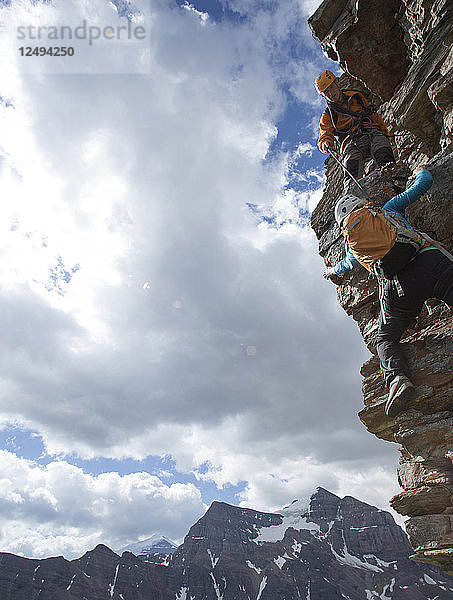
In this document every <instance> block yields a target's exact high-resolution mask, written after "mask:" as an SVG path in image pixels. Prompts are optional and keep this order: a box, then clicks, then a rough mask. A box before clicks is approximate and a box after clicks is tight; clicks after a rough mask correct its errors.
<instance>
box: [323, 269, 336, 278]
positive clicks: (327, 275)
mask: <svg viewBox="0 0 453 600" xmlns="http://www.w3.org/2000/svg"><path fill="white" fill-rule="evenodd" d="M334 275H336V273H335V271H334V268H333V267H326V270H325V271H324V273H323V274H322V276H323V277H324V279H332V277H333V276H334Z"/></svg>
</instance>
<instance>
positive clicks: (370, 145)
mask: <svg viewBox="0 0 453 600" xmlns="http://www.w3.org/2000/svg"><path fill="white" fill-rule="evenodd" d="M336 79H337V78H336V77H335V75H334V74H333V73H332V72H331V71H328V70H325V71H322V72H321V73H320V74H319V75H318V77H316V79H315V85H316V88H317V90H318V92H319V93H320V94H321V95H322V96H323V97H324V98H325V99H326V101H327V106H326V109H325V110H324V112H323V114H322V116H321V120H320V123H319V138H318V146H319V149H320V150H321V152H324V153H329V152H330V153H331V154H332V155H333V156H334V155H335V154H336V142H337V145H338V147H339V155H341V156H342V157H343V161H342V164H343V165H344V169H345V176H346V174H348V175H350V176H352V177H351V179H353V180H354V178H355V179H359V178H360V177H362V175H363V168H364V163H365V160H368V159H369V158H373V159H374V160H375V162H376V163H377V165H378V166H379V167H381V168H382V169H384V170H391V169H392V168H393V167H394V166H395V157H394V155H393V150H392V147H391V145H390V142H389V137H388V136H389V132H388V130H387V127H386V125H385V123H384V120H383V119H382V117H381V116H380V115H379V114H378V113H377V112H376V108H375V107H374V106H373V105H370V104H368V102H367V100H366V98H365V96H364V95H363V94H361V93H360V92H359V91H353V90H342V89H340V87H339V85H338V83H337V80H336Z"/></svg>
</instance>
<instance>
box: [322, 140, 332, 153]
mask: <svg viewBox="0 0 453 600" xmlns="http://www.w3.org/2000/svg"><path fill="white" fill-rule="evenodd" d="M321 150H322V152H325V153H326V154H327V153H328V152H330V142H323V143H322V144H321Z"/></svg>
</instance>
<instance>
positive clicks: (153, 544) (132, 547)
mask: <svg viewBox="0 0 453 600" xmlns="http://www.w3.org/2000/svg"><path fill="white" fill-rule="evenodd" d="M177 547H178V546H177V545H176V544H175V542H173V541H172V540H170V539H168V538H167V537H165V536H164V535H162V534H160V533H155V534H154V535H152V536H151V537H149V538H146V539H145V540H142V541H140V542H135V543H133V544H129V545H128V546H125V547H124V548H121V549H120V550H118V551H117V553H118V554H119V555H121V554H122V553H123V552H132V554H135V555H136V556H140V555H143V554H173V552H174V551H175V550H176V548H177Z"/></svg>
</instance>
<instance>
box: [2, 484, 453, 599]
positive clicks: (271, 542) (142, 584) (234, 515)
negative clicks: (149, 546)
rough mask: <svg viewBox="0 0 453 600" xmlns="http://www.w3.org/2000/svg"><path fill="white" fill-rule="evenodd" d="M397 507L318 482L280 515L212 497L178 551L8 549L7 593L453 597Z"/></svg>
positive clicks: (448, 581) (449, 582) (452, 581)
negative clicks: (416, 549) (73, 555)
mask: <svg viewBox="0 0 453 600" xmlns="http://www.w3.org/2000/svg"><path fill="white" fill-rule="evenodd" d="M411 553H412V550H411V547H410V545H409V542H408V540H407V536H406V534H405V533H404V532H403V530H402V529H401V527H399V526H398V525H397V524H396V523H395V521H394V520H393V517H392V516H391V515H390V513H388V512H386V511H383V510H380V509H378V508H375V507H373V506H370V505H368V504H365V503H364V502H360V501H359V500H356V499H355V498H352V497H350V496H346V497H344V498H339V497H338V496H336V495H335V494H332V493H331V492H329V491H327V490H325V489H323V488H318V489H317V490H316V491H315V493H314V494H313V495H312V496H311V497H310V499H309V500H307V502H303V501H294V502H293V503H292V504H290V505H289V506H288V507H286V508H284V509H283V510H281V511H280V512H279V513H265V512H259V511H256V510H252V509H250V508H241V507H237V506H232V505H229V504H225V503H223V502H213V503H212V505H211V506H210V508H209V509H208V511H207V512H206V513H205V515H204V516H203V517H201V519H199V520H198V521H197V523H195V524H194V525H193V526H192V527H191V528H190V530H189V532H188V534H187V535H186V537H185V539H184V542H183V544H182V545H181V546H179V548H178V549H177V550H176V551H175V552H174V553H173V554H162V553H160V554H146V556H143V557H139V556H136V555H135V554H133V553H132V552H129V551H125V552H123V554H122V555H121V556H119V555H118V554H116V553H115V552H113V551H112V550H110V549H109V548H107V547H106V546H103V545H99V546H96V548H95V549H94V550H92V551H90V552H87V553H86V554H85V555H84V556H82V557H81V558H78V559H76V560H72V561H68V560H66V559H64V558H63V557H57V558H48V559H44V560H35V559H26V558H22V557H19V556H15V555H12V554H6V553H2V554H0V598H1V599H2V600H31V599H35V598H36V599H39V600H69V599H71V600H301V599H302V600H343V599H344V600H447V599H449V600H451V598H452V597H453V578H451V577H449V576H447V575H445V574H443V573H442V572H441V571H440V570H439V569H437V568H436V567H433V566H429V565H424V564H420V563H415V562H413V561H411V560H410V558H409V556H410V554H411Z"/></svg>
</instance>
